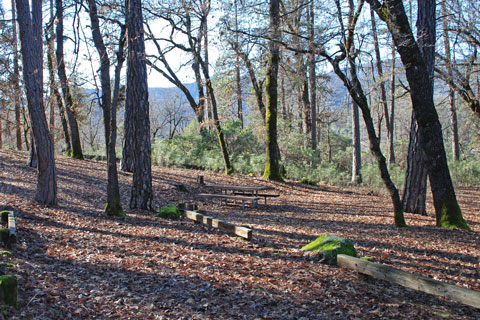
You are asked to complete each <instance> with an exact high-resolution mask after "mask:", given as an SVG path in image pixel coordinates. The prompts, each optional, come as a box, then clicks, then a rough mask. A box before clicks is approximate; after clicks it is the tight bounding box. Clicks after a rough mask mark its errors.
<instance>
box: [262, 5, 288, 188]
mask: <svg viewBox="0 0 480 320" xmlns="http://www.w3.org/2000/svg"><path fill="white" fill-rule="evenodd" d="M269 13H270V14H269V16H270V38H271V39H270V41H269V50H270V57H269V60H268V66H267V79H266V90H267V106H266V117H265V129H266V137H267V149H266V154H267V162H266V164H265V172H264V173H263V177H264V178H265V179H269V180H276V181H282V180H283V178H282V175H281V168H280V154H279V152H278V150H279V148H278V142H277V107H278V94H277V80H278V65H279V63H280V52H279V46H278V41H279V40H280V1H279V0H270V2H269Z"/></svg>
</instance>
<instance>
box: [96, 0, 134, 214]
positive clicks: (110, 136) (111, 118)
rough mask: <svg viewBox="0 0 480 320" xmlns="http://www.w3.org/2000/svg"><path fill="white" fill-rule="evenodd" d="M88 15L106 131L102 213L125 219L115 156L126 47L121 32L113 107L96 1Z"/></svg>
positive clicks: (106, 57)
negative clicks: (105, 181)
mask: <svg viewBox="0 0 480 320" xmlns="http://www.w3.org/2000/svg"><path fill="white" fill-rule="evenodd" d="M88 7H89V15H90V21H91V25H92V27H91V29H92V37H93V41H94V43H95V47H96V49H97V52H98V55H99V58H100V82H101V87H102V101H101V103H100V105H101V106H102V110H103V123H104V127H105V143H106V154H107V205H106V206H105V212H106V213H107V215H109V216H120V217H124V216H125V213H124V212H123V209H122V205H121V199H120V190H119V187H118V172H117V162H116V155H115V145H116V140H117V101H118V91H119V86H120V85H119V84H120V71H121V69H122V65H123V62H124V61H125V57H124V46H125V41H126V39H125V28H122V32H121V35H120V40H119V46H118V50H117V65H116V66H115V84H114V91H115V92H114V103H113V104H112V93H111V88H110V59H109V58H108V53H107V48H106V47H105V44H104V41H103V39H102V34H101V32H100V23H99V21H98V13H97V5H96V3H95V0H88Z"/></svg>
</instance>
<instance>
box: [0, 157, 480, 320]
mask: <svg viewBox="0 0 480 320" xmlns="http://www.w3.org/2000/svg"><path fill="white" fill-rule="evenodd" d="M26 161H27V154H26V153H21V152H13V151H8V152H5V151H2V152H0V207H1V206H3V205H8V206H11V207H13V208H14V209H15V210H16V213H17V215H16V219H17V228H18V231H17V232H18V240H19V241H18V244H17V245H16V246H15V247H14V248H13V249H12V253H13V256H12V257H7V256H3V257H2V258H1V259H2V260H3V261H5V262H8V263H12V264H14V268H13V271H12V272H14V273H16V274H17V275H18V277H19V300H20V301H19V302H20V308H19V310H14V309H13V308H10V309H8V310H7V313H8V316H9V317H11V318H22V319H96V318H103V319H400V318H401V319H437V318H438V319H443V318H449V319H479V318H480V310H479V309H475V308H471V307H467V306H464V305H461V304H459V303H456V302H452V301H448V300H444V299H441V298H437V297H434V296H431V295H427V294H424V293H419V292H416V291H413V290H410V289H406V288H403V287H401V286H397V285H393V284H391V283H387V282H383V281H373V282H362V281H360V280H358V279H357V276H356V274H355V273H354V272H353V271H351V270H346V269H342V268H339V267H333V266H327V265H323V264H320V263H318V261H315V259H314V258H313V257H312V256H309V255H306V254H304V253H303V252H302V251H301V250H299V248H301V247H302V246H303V245H305V244H307V243H308V242H310V241H311V240H313V239H315V238H316V237H317V236H318V235H319V234H321V233H325V232H327V233H330V234H333V235H338V236H342V237H346V238H348V239H351V240H352V241H353V242H354V244H355V246H356V248H357V250H358V252H359V254H360V255H361V256H370V257H373V258H374V259H375V260H377V261H378V262H381V263H384V264H387V265H390V266H393V267H396V268H400V269H403V270H406V271H410V272H413V273H416V274H420V275H423V276H427V277H432V278H434V279H438V280H441V281H446V282H449V283H452V284H457V285H460V286H462V287H465V288H470V289H474V290H477V291H479V290H480V280H479V279H480V261H479V259H480V212H479V211H478V208H479V207H480V189H479V188H458V189H457V196H458V199H459V201H460V205H461V208H462V210H463V214H464V217H465V219H466V220H467V221H468V223H469V225H470V226H471V228H472V231H470V232H467V231H456V230H441V229H438V228H436V227H435V219H434V217H433V215H432V213H433V208H432V204H431V201H430V202H429V206H428V212H429V213H430V216H427V217H424V216H417V215H410V214H406V219H407V222H408V224H409V226H410V227H409V228H403V229H396V228H394V227H393V214H392V209H391V204H390V202H389V198H388V197H387V196H386V195H383V194H381V193H378V192H372V191H370V190H368V189H365V188H337V187H330V186H324V185H322V186H306V185H303V184H299V183H296V182H285V183H271V182H267V181H264V180H262V179H259V178H255V177H248V176H232V177H226V176H223V175H221V174H213V173H207V172H201V171H195V170H187V169H172V168H153V185H154V191H155V201H154V203H155V207H156V208H157V209H158V208H160V207H162V206H164V205H167V204H178V203H182V202H196V203H198V204H199V207H200V209H203V210H207V211H208V212H209V213H210V215H212V216H214V217H216V218H219V219H223V220H226V221H228V222H231V223H234V224H237V225H242V226H249V227H251V228H252V229H253V240H252V241H250V242H248V241H245V240H243V239H241V238H238V237H234V236H231V235H229V234H227V233H225V232H221V231H218V230H216V229H211V228H209V227H206V226H203V225H198V224H194V223H192V222H191V221H189V220H186V219H183V220H180V221H169V220H164V219H160V218H157V217H156V216H155V215H154V214H153V213H150V212H144V211H132V210H128V199H129V192H130V184H131V174H129V173H120V177H119V178H120V183H121V193H122V201H123V206H124V209H126V211H128V216H127V218H126V219H125V220H119V219H114V218H109V217H106V216H105V214H104V213H103V211H102V209H103V207H104V205H105V194H106V191H105V190H106V182H105V176H106V174H105V163H104V162H100V161H93V160H85V161H79V160H73V159H68V158H64V157H57V160H56V165H57V168H58V176H57V178H58V206H55V207H44V206H41V205H38V204H37V203H35V202H34V201H33V200H32V199H33V197H34V194H35V184H36V171H35V169H33V168H29V167H27V166H26V165H25V164H26ZM197 175H203V176H204V177H205V181H206V182H207V183H229V184H244V185H252V184H254V185H266V186H273V187H274V188H275V189H276V192H278V193H279V194H280V197H279V198H274V199H269V204H268V205H263V204H261V205H259V206H258V207H256V208H253V209H252V208H247V209H245V210H242V208H241V206H211V205H208V204H205V203H202V202H201V201H198V200H197V199H196V197H195V195H196V194H197V193H200V192H206V191H208V190H206V189H205V188H200V187H199V186H198V185H197V183H196V177H197ZM179 184H181V185H183V186H184V187H186V190H185V189H184V188H179V187H178V185H179ZM0 317H1V316H0Z"/></svg>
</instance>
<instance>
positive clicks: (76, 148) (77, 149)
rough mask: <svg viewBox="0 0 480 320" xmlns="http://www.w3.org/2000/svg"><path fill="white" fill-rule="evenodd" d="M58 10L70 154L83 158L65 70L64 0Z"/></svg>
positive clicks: (60, 73)
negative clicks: (70, 145)
mask: <svg viewBox="0 0 480 320" xmlns="http://www.w3.org/2000/svg"><path fill="white" fill-rule="evenodd" d="M56 12H57V14H56V16H57V19H56V21H57V30H56V33H57V64H58V77H59V79H60V85H61V86H62V92H63V100H64V101H65V110H66V111H67V119H68V124H69V126H70V138H71V143H72V149H71V150H70V154H69V156H70V157H72V158H75V159H83V152H82V144H81V141H80V132H79V130H78V122H77V116H76V114H75V110H74V106H73V98H72V95H71V93H70V87H69V85H68V79H67V74H66V71H65V59H64V55H63V0H56ZM67 151H68V150H67Z"/></svg>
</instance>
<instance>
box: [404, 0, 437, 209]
mask: <svg viewBox="0 0 480 320" xmlns="http://www.w3.org/2000/svg"><path fill="white" fill-rule="evenodd" d="M417 14H418V17H417V38H418V45H419V47H420V50H421V51H422V55H423V60H424V61H425V64H426V66H427V72H428V75H429V78H430V82H431V86H432V89H433V65H434V60H435V37H436V34H435V1H433V0H430V1H421V0H419V1H418V13H417ZM431 94H432V97H431V99H432V100H433V90H432V92H431ZM424 158H425V155H424V152H423V150H422V148H421V146H420V137H419V133H418V127H417V123H416V120H415V114H414V113H413V111H412V123H411V127H410V141H409V146H408V157H407V173H406V176H405V188H404V191H403V199H402V202H403V206H404V210H405V212H411V213H417V214H422V215H426V214H427V211H426V201H427V169H426V166H425V160H424Z"/></svg>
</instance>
